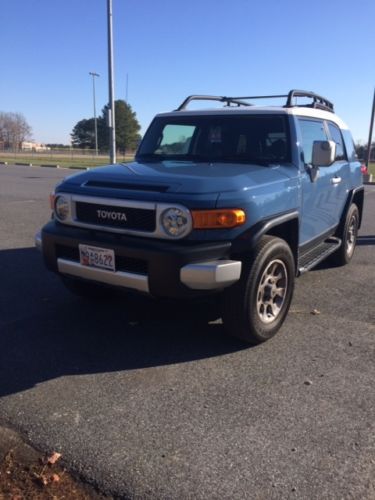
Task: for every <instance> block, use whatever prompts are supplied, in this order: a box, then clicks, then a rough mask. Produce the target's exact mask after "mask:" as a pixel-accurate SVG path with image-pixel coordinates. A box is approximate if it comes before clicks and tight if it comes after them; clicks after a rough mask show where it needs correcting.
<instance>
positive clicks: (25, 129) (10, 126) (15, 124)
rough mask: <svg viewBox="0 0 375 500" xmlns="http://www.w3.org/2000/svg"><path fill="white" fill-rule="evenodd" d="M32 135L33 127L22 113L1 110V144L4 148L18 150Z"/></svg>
mask: <svg viewBox="0 0 375 500" xmlns="http://www.w3.org/2000/svg"><path fill="white" fill-rule="evenodd" d="M30 136H31V127H30V125H29V124H28V123H27V121H26V118H25V117H24V116H23V115H22V114H21V113H7V112H4V111H0V145H1V148H2V149H8V150H9V149H12V150H13V151H17V150H18V149H20V148H21V144H22V142H23V141H25V140H26V139H29V138H30Z"/></svg>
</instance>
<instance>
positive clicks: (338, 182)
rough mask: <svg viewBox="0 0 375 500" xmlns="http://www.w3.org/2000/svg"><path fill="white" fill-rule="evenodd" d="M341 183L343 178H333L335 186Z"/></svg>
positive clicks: (332, 182)
mask: <svg viewBox="0 0 375 500" xmlns="http://www.w3.org/2000/svg"><path fill="white" fill-rule="evenodd" d="M341 181H342V179H341V177H332V179H331V184H333V185H334V186H335V185H336V184H340V182H341Z"/></svg>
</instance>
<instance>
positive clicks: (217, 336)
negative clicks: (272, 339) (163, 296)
mask: <svg viewBox="0 0 375 500" xmlns="http://www.w3.org/2000/svg"><path fill="white" fill-rule="evenodd" d="M210 313H212V314H210ZM214 313H215V310H214V308H213V306H212V304H210V303H208V302H207V301H205V302H200V303H195V304H192V303H189V302H174V301H170V302H157V301H152V300H151V299H148V298H143V297H140V296H139V297H137V296H129V295H121V296H118V297H116V298H115V299H112V300H111V301H109V302H102V303H100V302H88V301H86V300H84V299H80V298H78V297H75V296H73V295H72V294H70V293H69V292H67V291H66V290H65V289H64V287H63V285H62V284H61V283H60V280H59V278H58V277H57V276H55V275H54V274H52V273H49V272H48V271H47V270H46V269H45V268H44V266H43V263H42V257H41V255H40V254H39V253H38V252H37V251H36V250H35V249H34V248H23V249H14V250H3V251H0V396H4V395H7V394H12V393H16V392H19V391H22V390H25V389H28V388H30V387H33V386H34V385H36V384H38V383H40V382H43V381H45V380H49V379H53V378H55V377H59V376H63V375H70V374H75V375H76V374H89V373H101V372H112V371H119V370H132V369H137V368H143V367H150V366H158V365H165V364H171V363H183V362H187V361H191V360H196V359H203V358H207V357H212V356H219V355H222V354H226V353H230V352H234V351H238V350H241V349H244V348H248V346H247V345H244V344H243V343H242V342H240V341H237V340H235V339H232V338H230V337H229V336H227V335H226V334H225V333H224V331H223V328H222V325H221V324H220V323H211V324H210V323H209V319H214V318H215V316H216V315H215V314H214Z"/></svg>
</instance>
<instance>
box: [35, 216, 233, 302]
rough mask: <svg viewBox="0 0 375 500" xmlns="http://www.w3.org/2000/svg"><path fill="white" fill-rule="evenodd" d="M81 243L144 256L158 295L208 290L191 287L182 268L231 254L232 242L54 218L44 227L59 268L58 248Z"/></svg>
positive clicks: (49, 261)
mask: <svg viewBox="0 0 375 500" xmlns="http://www.w3.org/2000/svg"><path fill="white" fill-rule="evenodd" d="M79 243H83V244H87V245H92V246H99V247H105V248H111V249H113V250H114V251H115V254H116V256H119V257H120V258H127V259H134V260H138V261H139V260H143V261H145V262H146V266H147V269H148V279H149V287H150V293H151V294H152V295H154V296H155V297H170V298H173V297H181V296H182V297H185V296H191V297H193V296H197V295H198V294H199V295H201V294H202V293H204V292H201V291H200V292H198V291H194V290H190V289H189V288H188V287H186V286H185V285H183V284H182V283H181V281H180V269H181V267H183V266H184V265H186V264H189V263H194V262H205V261H209V260H217V259H226V258H228V257H229V254H230V250H231V243H230V242H228V241H225V242H213V243H197V242H194V243H193V242H187V241H182V240H181V241H180V242H178V243H175V242H171V241H160V240H150V239H147V238H140V237H134V236H126V235H118V234H111V233H104V232H99V231H91V230H87V229H82V228H72V227H68V226H63V225H62V224H59V223H56V222H55V221H51V222H49V223H48V224H46V225H45V226H44V227H43V229H42V248H43V256H44V261H45V263H46V266H47V268H48V269H49V270H51V271H53V272H56V273H57V272H58V269H57V258H58V255H57V252H56V250H57V248H58V246H61V245H63V246H65V247H71V248H77V247H78V245H79Z"/></svg>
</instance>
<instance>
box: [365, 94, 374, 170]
mask: <svg viewBox="0 0 375 500" xmlns="http://www.w3.org/2000/svg"><path fill="white" fill-rule="evenodd" d="M374 117H375V89H374V97H373V100H372V111H371V119H370V130H369V134H368V145H367V159H366V167H367V168H368V166H369V164H370V161H371V143H372V129H373V127H374Z"/></svg>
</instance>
